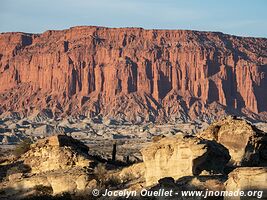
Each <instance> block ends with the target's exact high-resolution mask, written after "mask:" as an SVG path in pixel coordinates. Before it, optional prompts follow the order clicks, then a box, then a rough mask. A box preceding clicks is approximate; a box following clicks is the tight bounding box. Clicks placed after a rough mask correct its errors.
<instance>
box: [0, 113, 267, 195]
mask: <svg viewBox="0 0 267 200" xmlns="http://www.w3.org/2000/svg"><path fill="white" fill-rule="evenodd" d="M266 127H267V126H266V124H264V123H257V124H256V125H254V124H252V123H250V122H248V121H246V120H244V119H241V118H237V117H235V116H234V117H231V116H228V117H226V118H223V119H221V120H219V121H214V122H213V123H212V124H210V125H208V124H207V123H200V122H196V121H194V122H193V121H192V122H187V123H185V122H184V123H180V124H178V123H177V124H165V125H159V124H158V125H157V124H153V123H148V124H143V125H140V124H139V125H134V124H127V123H126V124H119V122H117V121H115V120H114V119H106V120H104V121H101V120H99V119H98V120H97V119H94V120H93V119H90V120H89V119H88V118H86V117H82V116H80V118H79V119H78V118H72V117H70V118H68V119H62V120H58V121H56V120H54V119H50V118H49V116H47V115H45V112H41V113H38V115H35V116H34V117H29V118H23V119H20V117H19V116H18V115H16V113H10V115H9V116H6V117H3V118H1V128H0V131H1V133H0V137H1V142H2V144H1V160H0V171H1V172H0V179H1V182H0V188H1V190H0V198H1V199H38V198H39V199H106V198H105V197H103V196H101V195H100V196H97V197H96V196H93V195H92V191H93V190H94V189H98V190H99V191H100V192H101V193H104V191H105V189H106V188H107V189H109V190H111V191H118V190H125V189H127V190H128V191H137V192H140V191H141V190H142V189H144V188H145V189H147V190H150V191H155V190H159V189H160V188H165V189H166V190H170V189H173V190H174V191H177V192H178V191H181V190H199V191H205V190H213V191H235V190H238V189H239V190H244V191H246V190H261V191H264V192H263V194H262V196H261V197H262V198H263V199H264V198H267V193H266V191H267V184H266V178H267V167H266V166H267V133H266V132H264V131H262V130H260V128H265V130H266ZM114 144H116V148H115V150H116V152H115V156H114ZM132 198H133V199H134V198H136V199H140V197H132ZM161 198H162V197H161ZM161 198H160V197H149V198H148V199H161ZM177 198H178V199H203V197H181V196H179V197H177V196H175V197H169V198H167V199H177ZM111 199H112V198H111ZM113 199H117V198H116V197H114V198H113ZM118 199H119V198H118ZM211 199H224V198H223V197H214V198H211ZM225 199H227V198H225ZM228 199H229V198H228ZM230 199H231V198H230ZM237 199H238V198H237ZM240 199H251V197H247V198H244V197H243V198H240ZM255 199H257V197H255Z"/></svg>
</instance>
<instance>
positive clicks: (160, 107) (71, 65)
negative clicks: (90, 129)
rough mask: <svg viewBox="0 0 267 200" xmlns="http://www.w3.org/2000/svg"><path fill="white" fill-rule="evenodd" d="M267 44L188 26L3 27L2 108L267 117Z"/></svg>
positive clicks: (132, 117) (137, 117)
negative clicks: (20, 29) (23, 30)
mask: <svg viewBox="0 0 267 200" xmlns="http://www.w3.org/2000/svg"><path fill="white" fill-rule="evenodd" d="M266 48H267V40H266V39H265V38H249V37H247V38H245V37H237V36H231V35H226V34H222V33H217V32H214V33H212V32H199V31H186V30H144V29H142V28H120V29H116V28H104V27H83V26H82V27H74V28H70V29H67V30H63V31H46V32H44V33H42V34H28V33H19V32H17V33H2V34H1V35H0V93H1V95H0V113H3V112H6V111H18V112H20V113H23V114H24V115H26V114H29V113H32V112H34V111H35V110H42V109H47V108H49V109H51V110H52V113H53V115H54V116H58V115H66V114H73V115H75V114H81V113H83V114H85V115H87V116H90V117H92V116H96V115H101V116H111V117H114V118H120V119H125V120H129V121H137V122H142V121H144V120H145V121H154V120H158V121H164V120H170V119H172V120H175V119H179V118H180V119H188V118H189V117H190V118H193V119H194V118H197V117H199V118H203V119H209V118H212V117H216V116H221V115H224V114H225V113H238V114H243V115H246V116H248V117H250V118H253V119H263V120H264V119H265V120H266V119H267V114H266V113H267V90H266V88H267V79H266V77H267V59H266V58H267V52H266Z"/></svg>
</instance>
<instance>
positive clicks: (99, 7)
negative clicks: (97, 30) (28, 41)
mask: <svg viewBox="0 0 267 200" xmlns="http://www.w3.org/2000/svg"><path fill="white" fill-rule="evenodd" d="M77 25H99V26H108V27H143V28H146V29H189V30H204V31H220V32H224V33H229V34H234V35H241V36H255V37H267V0H254V1H253V0H221V1H217V0H184V1H181V0H43V1H41V0H0V32H10V31H22V32H32V33H40V32H44V31H46V30H48V29H49V30H51V29H66V28H69V27H72V26H77Z"/></svg>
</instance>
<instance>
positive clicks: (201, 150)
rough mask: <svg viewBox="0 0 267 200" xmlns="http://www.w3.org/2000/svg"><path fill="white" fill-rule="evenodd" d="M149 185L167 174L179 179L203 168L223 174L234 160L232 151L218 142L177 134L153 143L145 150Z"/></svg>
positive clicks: (146, 175) (146, 176)
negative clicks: (231, 159) (231, 157)
mask: <svg viewBox="0 0 267 200" xmlns="http://www.w3.org/2000/svg"><path fill="white" fill-rule="evenodd" d="M141 153H142V155H143V160H144V163H145V167H146V172H145V178H146V184H147V185H153V184H156V183H157V182H158V180H159V179H161V178H164V177H173V178H174V179H178V178H181V177H184V176H192V175H199V174H200V173H201V172H202V171H203V170H206V171H209V172H211V173H220V172H222V171H223V169H224V166H225V164H226V163H227V162H228V161H229V160H230V156H229V153H228V150H227V149H226V148H224V147H223V146H222V145H220V144H217V143H216V142H214V141H207V140H201V139H199V138H197V137H193V136H189V137H184V136H182V135H176V136H174V137H166V138H163V139H161V140H160V141H158V142H157V143H152V144H151V145H149V146H147V147H145V148H143V149H142V151H141Z"/></svg>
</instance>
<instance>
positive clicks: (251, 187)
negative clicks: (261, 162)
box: [224, 167, 267, 200]
mask: <svg viewBox="0 0 267 200" xmlns="http://www.w3.org/2000/svg"><path fill="white" fill-rule="evenodd" d="M228 177H229V178H228V180H227V181H226V183H225V187H226V191H237V190H239V191H245V192H248V191H252V192H255V191H256V193H254V194H253V195H251V194H250V195H248V194H247V193H245V194H246V196H241V197H240V196H238V197H225V198H224V199H226V200H228V199H229V200H230V199H231V200H240V199H242V200H243V199H244V200H245V199H248V200H249V199H266V198H267V193H266V192H267V184H266V182H267V168H266V167H241V168H237V169H235V170H234V171H233V172H231V173H230V174H229V175H228Z"/></svg>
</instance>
